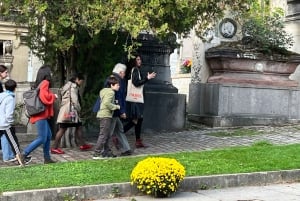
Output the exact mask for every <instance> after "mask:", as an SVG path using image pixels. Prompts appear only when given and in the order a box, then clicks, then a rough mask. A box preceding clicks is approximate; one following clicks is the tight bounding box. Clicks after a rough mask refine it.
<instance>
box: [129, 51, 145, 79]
mask: <svg viewBox="0 0 300 201" xmlns="http://www.w3.org/2000/svg"><path fill="white" fill-rule="evenodd" d="M137 57H140V58H142V57H141V55H140V54H137V53H135V54H133V56H132V57H131V58H130V59H129V60H128V61H127V63H126V66H127V68H126V72H125V77H126V79H128V80H129V79H130V76H131V70H132V68H133V67H135V66H136V58H137Z"/></svg>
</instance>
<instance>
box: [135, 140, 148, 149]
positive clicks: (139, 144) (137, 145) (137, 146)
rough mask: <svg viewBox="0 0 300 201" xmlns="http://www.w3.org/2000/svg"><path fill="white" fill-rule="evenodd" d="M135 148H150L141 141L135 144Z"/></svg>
mask: <svg viewBox="0 0 300 201" xmlns="http://www.w3.org/2000/svg"><path fill="white" fill-rule="evenodd" d="M135 147H136V148H147V147H149V146H147V145H145V144H143V143H142V140H141V139H139V140H136V142H135Z"/></svg>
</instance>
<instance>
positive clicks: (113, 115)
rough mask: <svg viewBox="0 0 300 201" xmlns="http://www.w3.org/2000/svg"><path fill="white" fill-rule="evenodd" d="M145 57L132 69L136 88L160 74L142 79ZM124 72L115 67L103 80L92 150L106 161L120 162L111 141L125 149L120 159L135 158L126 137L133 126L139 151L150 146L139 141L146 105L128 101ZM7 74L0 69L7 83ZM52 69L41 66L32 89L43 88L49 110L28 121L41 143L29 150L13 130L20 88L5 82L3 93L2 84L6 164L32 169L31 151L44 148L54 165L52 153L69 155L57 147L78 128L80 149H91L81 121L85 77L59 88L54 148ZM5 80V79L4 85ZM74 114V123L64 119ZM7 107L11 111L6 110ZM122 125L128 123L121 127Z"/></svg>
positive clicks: (0, 126)
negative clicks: (70, 111)
mask: <svg viewBox="0 0 300 201" xmlns="http://www.w3.org/2000/svg"><path fill="white" fill-rule="evenodd" d="M141 63H142V61H141V56H140V55H136V56H135V58H133V59H132V60H131V61H130V62H129V64H133V65H132V66H128V67H129V68H130V79H131V80H132V83H133V85H134V86H136V87H139V86H142V85H144V84H145V83H146V82H147V81H148V80H150V79H153V78H155V76H156V73H154V72H152V73H147V75H146V76H143V75H142V74H141V71H140V68H141ZM126 70H128V68H127V66H126V65H124V64H121V63H118V64H116V65H115V67H114V68H113V70H112V75H110V76H109V77H108V78H107V80H106V81H105V85H104V88H103V89H101V90H100V92H99V97H100V100H101V105H100V109H99V111H98V112H97V118H99V121H100V132H99V137H98V140H97V142H96V145H95V146H94V153H93V155H92V158H93V159H99V158H103V157H116V154H115V153H113V151H112V149H111V146H110V139H111V138H112V137H114V138H113V139H115V140H113V142H114V145H115V146H116V148H117V149H120V150H121V156H127V155H131V154H132V149H131V148H130V145H129V143H128V140H127V138H126V135H125V133H126V132H127V131H128V130H130V129H131V128H132V127H135V137H136V142H135V146H136V148H143V147H146V145H145V144H144V143H143V142H142V139H141V128H142V122H143V110H144V108H143V107H144V103H137V102H128V101H126V91H127V90H126V89H127V82H126V78H125V76H126ZM7 76H8V71H7V68H6V67H5V66H1V65H0V79H5V78H6V77H7ZM51 76H52V73H51V68H50V66H48V65H44V66H42V67H41V68H40V69H39V70H38V73H37V77H36V81H35V83H34V86H33V87H34V88H37V87H39V98H40V100H41V102H42V103H43V104H44V105H45V110H44V111H43V112H41V113H39V114H36V115H33V116H31V117H30V119H29V121H30V123H32V124H35V125H36V128H37V138H36V139H34V140H33V141H32V142H31V143H30V144H29V145H28V146H27V147H25V148H24V149H23V151H22V152H21V151H20V147H19V143H18V139H17V136H16V134H15V132H14V128H13V126H12V125H13V112H14V108H15V97H14V96H15V95H14V91H15V88H16V87H17V83H16V82H15V81H14V80H8V81H6V82H5V84H4V86H5V91H3V89H2V84H1V85H0V86H1V88H0V92H2V93H0V116H1V117H0V135H1V145H2V153H3V160H4V161H5V162H9V161H16V160H17V161H18V162H19V164H20V165H25V164H28V163H29V162H30V161H31V155H30V154H31V152H33V151H34V150H35V149H36V148H38V147H39V146H41V145H42V146H43V154H44V163H45V164H47V163H54V162H55V161H54V160H52V158H51V155H50V153H52V154H64V153H65V152H64V151H63V150H62V149H61V148H59V144H60V141H61V138H62V137H63V135H64V133H65V132H66V130H67V128H69V127H75V139H76V142H77V144H78V145H79V149H80V150H82V151H84V150H90V149H92V148H93V147H92V145H90V144H87V143H86V142H85V140H84V137H83V131H82V122H81V119H80V115H79V114H80V111H81V97H80V93H79V88H80V86H81V84H82V82H83V81H84V76H83V75H82V74H76V75H74V76H72V77H71V79H70V80H69V81H68V82H67V83H66V84H65V85H64V86H63V87H62V89H61V97H62V100H61V105H60V110H59V114H58V117H57V123H58V125H59V130H58V131H57V133H56V135H55V139H54V142H53V145H52V147H51V138H52V133H51V129H50V125H49V119H50V118H52V117H53V116H54V108H53V105H54V102H55V101H56V99H57V97H58V96H57V94H54V93H53V92H52V91H51V90H50V87H51V82H50V80H51ZM0 81H1V80H0ZM70 104H71V105H72V107H73V108H74V109H75V111H76V114H77V117H76V121H75V122H72V123H70V122H65V121H64V115H65V111H66V109H67V108H68V107H69V105H70ZM8 108H9V109H8ZM123 120H126V122H127V124H125V125H123Z"/></svg>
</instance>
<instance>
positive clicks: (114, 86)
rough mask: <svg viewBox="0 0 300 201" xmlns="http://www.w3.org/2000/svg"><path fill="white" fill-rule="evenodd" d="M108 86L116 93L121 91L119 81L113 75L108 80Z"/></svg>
mask: <svg viewBox="0 0 300 201" xmlns="http://www.w3.org/2000/svg"><path fill="white" fill-rule="evenodd" d="M106 86H107V87H108V88H109V87H110V88H112V90H114V91H119V88H120V84H119V80H118V79H117V78H116V77H115V76H113V75H111V76H109V78H108V79H107V84H106Z"/></svg>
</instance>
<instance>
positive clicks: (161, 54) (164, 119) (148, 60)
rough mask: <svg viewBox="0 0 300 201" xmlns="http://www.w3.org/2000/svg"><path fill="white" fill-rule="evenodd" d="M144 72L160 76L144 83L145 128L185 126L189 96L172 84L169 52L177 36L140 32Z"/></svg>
mask: <svg viewBox="0 0 300 201" xmlns="http://www.w3.org/2000/svg"><path fill="white" fill-rule="evenodd" d="M138 41H139V42H140V43H141V44H142V46H141V47H140V48H139V49H138V53H139V54H140V55H141V57H142V68H141V71H142V73H143V74H147V72H153V71H155V72H156V73H157V76H156V78H155V79H152V80H150V81H149V82H147V83H146V84H145V87H144V90H145V105H144V122H143V131H151V130H155V131H163V130H168V131H170V130H179V129H182V128H184V125H185V118H186V117H185V109H186V95H183V94H178V89H177V88H176V87H174V86H173V85H172V82H171V70H170V54H171V53H172V52H173V49H174V47H172V44H173V43H174V42H175V41H176V37H175V35H174V36H170V37H169V38H168V39H167V40H165V41H163V42H162V41H159V40H158V39H157V38H155V37H153V35H151V34H140V36H139V37H138Z"/></svg>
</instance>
